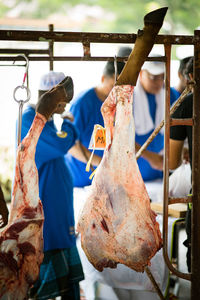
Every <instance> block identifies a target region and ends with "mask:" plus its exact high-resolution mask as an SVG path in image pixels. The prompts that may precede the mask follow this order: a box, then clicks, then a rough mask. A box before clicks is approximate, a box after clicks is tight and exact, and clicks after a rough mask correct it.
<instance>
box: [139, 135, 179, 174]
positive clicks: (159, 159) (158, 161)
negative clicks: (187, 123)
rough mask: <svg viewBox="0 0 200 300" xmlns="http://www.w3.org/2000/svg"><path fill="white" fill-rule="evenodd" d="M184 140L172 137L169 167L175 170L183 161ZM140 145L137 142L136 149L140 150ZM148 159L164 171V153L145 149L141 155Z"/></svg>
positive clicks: (153, 165)
mask: <svg viewBox="0 0 200 300" xmlns="http://www.w3.org/2000/svg"><path fill="white" fill-rule="evenodd" d="M183 144H184V141H178V140H173V139H170V147H169V149H170V152H169V169H170V170H174V169H176V168H178V167H179V166H180V164H181V162H182V153H183ZM139 148H140V145H138V144H136V151H138V150H139ZM141 156H142V157H143V158H144V159H146V160H147V161H148V162H149V164H150V165H151V167H152V168H154V169H157V170H160V171H162V170H163V155H161V154H158V153H155V152H152V151H149V150H144V151H143V152H142V155H141Z"/></svg>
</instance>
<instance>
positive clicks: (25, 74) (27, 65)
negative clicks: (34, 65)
mask: <svg viewBox="0 0 200 300" xmlns="http://www.w3.org/2000/svg"><path fill="white" fill-rule="evenodd" d="M19 56H21V57H23V58H24V59H25V61H26V64H25V65H24V66H25V68H26V71H25V73H24V78H23V82H22V86H24V83H25V80H26V77H27V74H28V67H29V61H28V58H27V57H26V55H24V54H19V55H17V56H16V58H17V57H19ZM16 58H15V59H14V61H13V65H14V64H15V61H16Z"/></svg>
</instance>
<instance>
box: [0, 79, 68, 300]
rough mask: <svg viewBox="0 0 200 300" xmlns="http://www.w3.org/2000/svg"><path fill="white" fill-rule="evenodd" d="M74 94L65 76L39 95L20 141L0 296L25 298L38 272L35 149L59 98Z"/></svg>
mask: <svg viewBox="0 0 200 300" xmlns="http://www.w3.org/2000/svg"><path fill="white" fill-rule="evenodd" d="M72 97H73V81H72V79H71V77H68V76H67V77H66V78H65V79H64V80H63V81H62V82H61V83H59V84H58V85H57V86H56V87H54V88H53V89H51V90H50V91H48V92H47V93H45V94H44V95H42V97H41V98H40V100H39V101H38V103H37V106H36V111H37V113H36V116H35V118H34V120H33V123H32V126H31V128H30V130H29V132H28V134H27V136H26V137H25V138H24V139H23V141H22V143H21V144H20V145H19V147H18V150H17V157H16V168H15V181H14V187H13V192H12V203H11V212H10V217H9V221H8V225H7V227H6V228H5V229H4V231H2V233H1V236H0V299H1V300H24V299H27V296H28V295H27V294H28V290H29V288H30V287H31V286H32V284H33V283H34V282H35V281H36V280H37V278H38V276H39V269H40V264H41V263H42V260H43V237H42V229H43V221H44V216H43V209H42V203H41V201H40V199H39V187H38V171H37V168H36V165H35V151H36V145H37V142H38V139H39V137H40V134H41V132H42V129H43V127H44V125H45V123H46V121H47V120H48V119H49V117H50V116H51V115H52V113H53V112H54V111H56V109H57V107H58V106H59V103H60V102H65V103H67V102H69V101H70V100H71V99H72Z"/></svg>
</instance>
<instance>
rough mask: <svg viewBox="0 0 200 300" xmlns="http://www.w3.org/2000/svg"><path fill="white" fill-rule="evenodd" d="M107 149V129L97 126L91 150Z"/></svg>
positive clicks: (95, 126) (90, 145)
mask: <svg viewBox="0 0 200 300" xmlns="http://www.w3.org/2000/svg"><path fill="white" fill-rule="evenodd" d="M105 148H106V129H105V128H104V127H103V126H101V125H99V124H96V125H94V130H93V133H92V137H91V140H90V144H89V149H90V150H94V149H95V150H104V149H105Z"/></svg>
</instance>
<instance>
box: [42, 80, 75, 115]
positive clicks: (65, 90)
mask: <svg viewBox="0 0 200 300" xmlns="http://www.w3.org/2000/svg"><path fill="white" fill-rule="evenodd" d="M72 97H73V81H72V78H71V77H69V76H67V77H65V79H64V80H63V81H62V82H61V83H59V84H58V85H56V86H55V87H54V88H52V89H51V90H50V91H47V92H46V93H44V94H43V95H42V96H41V97H40V99H39V101H38V103H37V104H36V112H38V113H40V114H41V115H43V116H44V117H45V118H46V119H47V120H49V118H50V117H51V116H52V114H54V113H58V114H61V113H63V112H64V109H65V105H66V104H67V103H69V102H70V101H71V99H72Z"/></svg>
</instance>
